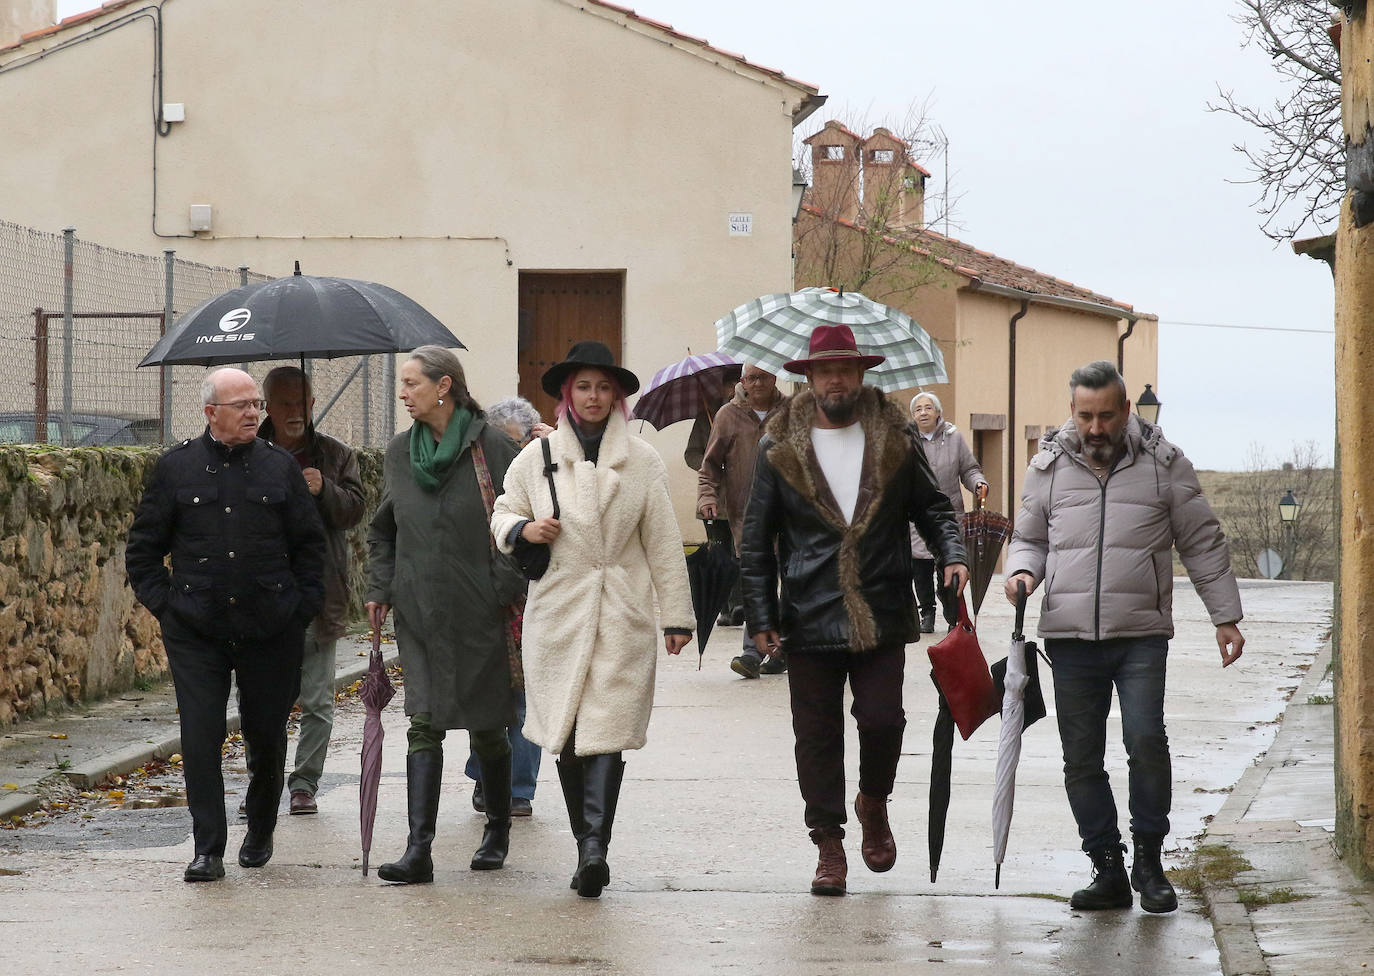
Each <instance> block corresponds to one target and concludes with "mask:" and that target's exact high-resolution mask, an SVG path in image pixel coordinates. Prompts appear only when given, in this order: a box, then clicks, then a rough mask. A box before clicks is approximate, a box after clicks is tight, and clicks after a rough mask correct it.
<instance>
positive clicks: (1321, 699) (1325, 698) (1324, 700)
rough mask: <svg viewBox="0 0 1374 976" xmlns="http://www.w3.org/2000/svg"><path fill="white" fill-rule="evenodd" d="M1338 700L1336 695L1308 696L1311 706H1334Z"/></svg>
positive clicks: (1308, 702)
mask: <svg viewBox="0 0 1374 976" xmlns="http://www.w3.org/2000/svg"><path fill="white" fill-rule="evenodd" d="M1335 702H1336V698H1335V696H1334V695H1308V696H1307V704H1309V705H1334V704H1335Z"/></svg>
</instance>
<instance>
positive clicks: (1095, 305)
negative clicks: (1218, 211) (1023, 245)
mask: <svg viewBox="0 0 1374 976" xmlns="http://www.w3.org/2000/svg"><path fill="white" fill-rule="evenodd" d="M968 287H969V291H980V292H984V293H986V294H989V295H1001V296H1002V297H1003V298H1014V299H1016V300H1017V301H1019V302H1020V303H1021V311H1019V312H1017V313H1016V314H1015V315H1013V316H1012V317H1011V322H1010V323H1009V324H1008V330H1007V331H1008V333H1009V337H1008V340H1007V341H1008V344H1009V358H1010V362H1009V364H1008V366H1007V368H1008V370H1009V371H1010V376H1009V380H1008V383H1007V386H1008V392H1007V400H1008V402H1007V441H1008V444H1009V445H1011V446H1009V447H1008V448H1007V507H1008V508H1009V509H1010V508H1011V506H1012V503H1013V501H1014V499H1013V498H1012V492H1013V488H1014V486H1015V478H1016V463H1015V462H1016V447H1015V444H1016V441H1017V440H1019V439H1020V438H1018V437H1017V435H1016V323H1017V321H1019V320H1020V319H1021V318H1022V316H1024V315H1025V314H1026V310H1027V307H1028V306H1029V305H1030V303H1031V302H1034V303H1035V304H1037V305H1052V306H1054V307H1055V308H1070V309H1073V310H1074V311H1077V312H1090V313H1092V314H1094V315H1104V316H1106V317H1107V318H1112V319H1118V320H1120V319H1125V320H1126V322H1127V327H1126V335H1124V336H1121V337H1119V338H1118V339H1117V354H1116V355H1117V370H1118V372H1119V371H1121V366H1122V362H1121V359H1122V356H1123V355H1124V349H1125V341H1126V336H1129V335H1130V334H1131V330H1133V329H1134V328H1135V324H1136V322H1138V321H1140V316H1139V315H1137V314H1136V313H1135V312H1132V311H1129V310H1128V309H1124V308H1122V307H1121V306H1120V305H1103V304H1101V303H1100V302H1090V301H1088V300H1087V299H1083V298H1065V297H1062V296H1060V295H1042V294H1040V293H1039V292H1033V291H1023V290H1022V289H1020V288H1012V287H1010V286H1008V285H995V284H992V283H991V282H987V281H984V280H983V279H981V278H972V279H970V280H969V284H968Z"/></svg>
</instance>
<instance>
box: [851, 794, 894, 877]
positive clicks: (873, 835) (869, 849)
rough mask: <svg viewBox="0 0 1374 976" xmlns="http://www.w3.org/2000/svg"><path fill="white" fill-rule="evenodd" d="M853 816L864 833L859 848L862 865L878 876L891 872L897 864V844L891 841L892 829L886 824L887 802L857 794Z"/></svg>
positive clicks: (883, 799) (882, 799)
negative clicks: (862, 856) (857, 819)
mask: <svg viewBox="0 0 1374 976" xmlns="http://www.w3.org/2000/svg"><path fill="white" fill-rule="evenodd" d="M854 815H855V816H856V817H858V818H859V826H860V827H862V828H863V832H864V839H863V845H862V847H861V849H862V850H863V855H864V864H866V865H868V870H870V871H875V872H878V873H879V874H881V873H882V872H883V871H891V870H892V865H894V864H896V863H897V842H896V841H895V840H893V839H892V828H891V827H890V826H888V823H887V800H886V799H885V798H882V797H876V796H869V795H868V794H867V793H857V794H855V796H854Z"/></svg>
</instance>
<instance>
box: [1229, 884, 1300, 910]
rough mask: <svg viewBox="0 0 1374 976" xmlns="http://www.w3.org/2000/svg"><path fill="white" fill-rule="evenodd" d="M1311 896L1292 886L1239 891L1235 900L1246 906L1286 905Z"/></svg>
mask: <svg viewBox="0 0 1374 976" xmlns="http://www.w3.org/2000/svg"><path fill="white" fill-rule="evenodd" d="M1311 897H1312V896H1311V895H1309V894H1303V893H1301V892H1297V891H1294V890H1293V889H1292V888H1275V889H1273V890H1272V891H1254V890H1250V891H1240V892H1237V893H1236V900H1237V901H1239V902H1240V903H1241V904H1242V905H1244V906H1245V907H1246V908H1263V907H1264V906H1265V905H1287V904H1289V903H1290V902H1295V901H1306V900H1307V899H1309V898H1311Z"/></svg>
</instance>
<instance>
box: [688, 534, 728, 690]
mask: <svg viewBox="0 0 1374 976" xmlns="http://www.w3.org/2000/svg"><path fill="white" fill-rule="evenodd" d="M707 529H708V531H709V529H710V521H709V520H708V522H707ZM737 579H739V563H738V562H737V561H736V560H735V552H734V546H733V544H732V543H730V542H729V541H728V540H726V541H714V540H711V541H707V542H704V543H702V544H701V545H699V546H697V547H696V549H695V550H694V551H693V552H691V553H689V554H688V556H687V581H688V582H689V583H690V584H691V586H692V609H693V610H694V611H695V612H696V617H697V633H696V638H697V669H698V670H700V669H701V659H702V656H703V655H704V654H705V653H706V641H707V640H708V639H710V637H711V630H712V628H714V627H715V625H716V616H717V615H718V614H719V613H720V611H721V609H722V608H723V607H724V606H725V601H726V600H728V599H729V597H730V591H731V590H732V589H733V588H734V586H735V580H737Z"/></svg>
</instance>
